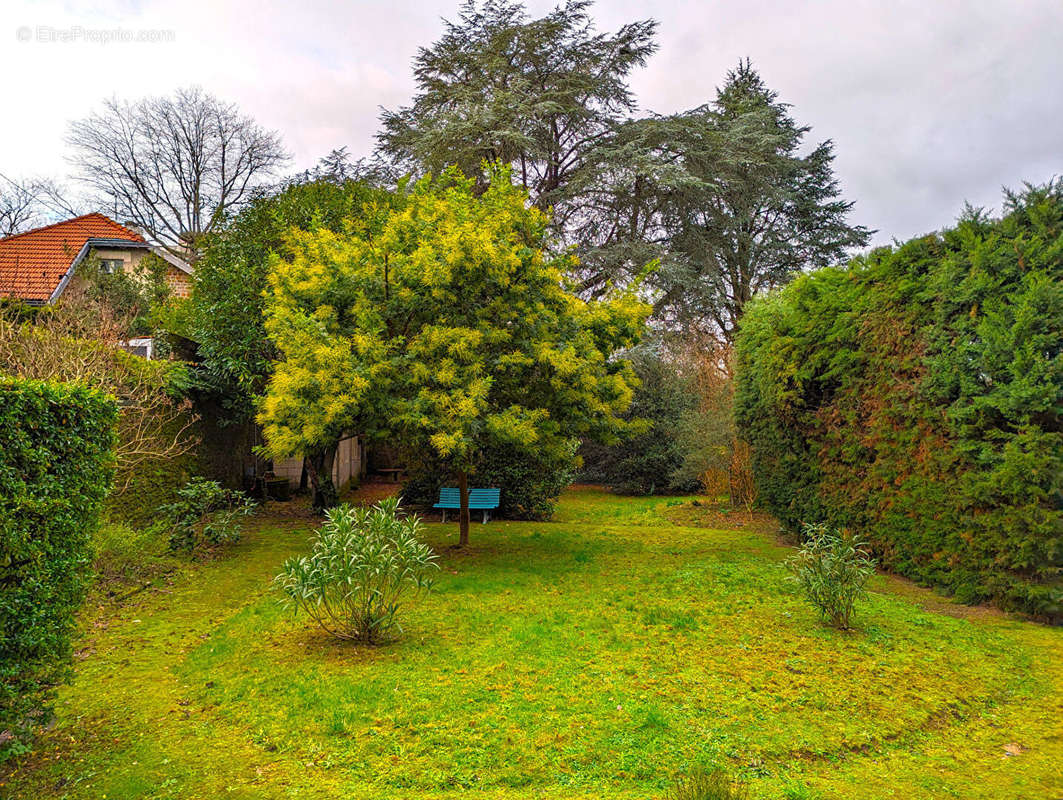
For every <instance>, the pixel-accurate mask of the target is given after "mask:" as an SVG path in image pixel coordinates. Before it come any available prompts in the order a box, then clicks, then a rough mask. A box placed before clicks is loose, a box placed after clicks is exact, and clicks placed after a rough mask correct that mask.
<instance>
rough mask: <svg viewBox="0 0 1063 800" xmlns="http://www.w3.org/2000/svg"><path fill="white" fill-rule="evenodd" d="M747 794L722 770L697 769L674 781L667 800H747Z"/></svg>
mask: <svg viewBox="0 0 1063 800" xmlns="http://www.w3.org/2000/svg"><path fill="white" fill-rule="evenodd" d="M748 797H749V792H748V791H746V788H745V787H744V786H742V785H741V784H738V783H735V782H734V781H732V780H731V779H730V778H729V777H728V776H727V773H726V772H724V771H723V770H722V769H713V770H706V769H697V770H694V771H693V772H691V773H690V774H689V775H687V776H686V777H683V778H679V779H677V780H676V783H675V788H674V789H673V790H672V793H671V794H670V795H669V796H668V798H669V800H747V798H748Z"/></svg>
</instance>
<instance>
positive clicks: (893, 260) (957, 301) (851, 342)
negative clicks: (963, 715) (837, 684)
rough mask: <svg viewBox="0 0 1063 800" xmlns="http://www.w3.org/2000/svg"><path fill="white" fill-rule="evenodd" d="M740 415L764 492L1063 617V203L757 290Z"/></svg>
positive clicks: (968, 224)
mask: <svg viewBox="0 0 1063 800" xmlns="http://www.w3.org/2000/svg"><path fill="white" fill-rule="evenodd" d="M737 353H738V385H737V390H736V417H737V422H738V424H739V427H740V430H741V432H742V434H743V435H744V437H745V438H746V439H747V440H748V441H749V443H750V444H751V446H752V448H753V458H754V469H755V473H756V477H757V483H758V489H759V492H760V497H761V498H762V500H763V502H764V503H765V504H766V505H767V506H768V507H769V509H770V510H771V511H772V512H774V513H775V514H776V515H778V517H779V518H780V519H781V520H782V521H783V523H784V524H785V525H786V526H787V527H789V528H790V529H791V530H794V531H796V530H797V528H798V526H799V524H800V523H801V522H802V521H827V522H830V523H832V524H834V525H837V526H839V527H846V528H852V529H857V530H859V531H861V532H862V533H864V534H865V535H867V536H868V537H869V538H870V540H871V541H872V543H873V545H874V548H875V550H876V553H877V555H878V556H879V558H880V559H881V560H882V562H883V563H884V565H885V566H887V567H889V568H890V569H893V570H895V571H897V572H900V573H902V574H904V575H907V576H910V577H912V578H914V579H916V580H918V581H920V582H923V583H926V584H931V585H934V586H938V587H942V588H943V589H945V590H947V591H949V592H952V593H954V594H956V595H957V596H958V597H959V598H960V599H962V600H964V601H981V600H991V601H994V602H996V603H998V604H1000V605H1002V606H1004V607H1007V608H1018V609H1023V610H1025V611H1028V612H1032V613H1034V614H1037V615H1040V616H1042V617H1046V618H1051V619H1057V620H1058V619H1060V618H1061V617H1063V592H1061V575H1063V425H1061V414H1063V197H1061V186H1060V185H1059V184H1056V185H1053V186H1049V187H1045V188H1041V189H1030V190H1028V191H1027V192H1025V193H1024V194H1023V195H1021V196H1010V195H1009V198H1008V207H1007V213H1006V215H1005V216H1004V218H1003V219H999V220H990V219H988V218H987V217H986V216H985V215H984V214H981V213H979V212H970V213H969V214H967V216H966V218H965V219H964V220H962V221H961V222H960V223H959V224H958V226H957V227H956V228H954V229H951V230H948V231H945V232H944V233H943V234H941V235H933V236H927V237H924V238H920V239H916V240H913V241H911V242H908V243H907V244H904V245H903V246H899V247H897V248H882V249H880V250H876V251H874V252H872V253H871V254H870V255H869V256H867V257H865V258H859V259H855V260H854V261H853V262H852V263H851V264H850V265H849V266H848V267H847V268H845V269H825V270H820V271H818V272H815V273H813V274H810V275H806V276H803V277H801V278H799V279H798V280H797V281H795V282H794V283H793V284H791V285H790V286H789V287H787V288H786V289H784V290H783V291H781V292H778V293H775V294H773V295H770V296H768V297H765V298H763V299H761V300H759V301H757V302H755V303H753V304H752V305H751V307H750V309H749V311H748V313H747V315H746V317H745V319H744V321H743V324H742V330H741V333H740V335H739V337H738V342H737Z"/></svg>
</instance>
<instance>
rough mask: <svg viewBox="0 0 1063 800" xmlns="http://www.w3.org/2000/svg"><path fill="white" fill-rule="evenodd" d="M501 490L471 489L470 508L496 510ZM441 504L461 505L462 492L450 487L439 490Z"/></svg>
mask: <svg viewBox="0 0 1063 800" xmlns="http://www.w3.org/2000/svg"><path fill="white" fill-rule="evenodd" d="M501 491H502V490H501V489H469V508H473V507H475V506H479V507H484V506H486V507H488V508H495V507H497V506H498V498H499V494H500V493H501ZM439 502H440V503H447V504H450V503H453V504H454V505H456V506H457V505H461V491H460V490H459V489H452V488H449V487H446V488H443V489H440V490H439Z"/></svg>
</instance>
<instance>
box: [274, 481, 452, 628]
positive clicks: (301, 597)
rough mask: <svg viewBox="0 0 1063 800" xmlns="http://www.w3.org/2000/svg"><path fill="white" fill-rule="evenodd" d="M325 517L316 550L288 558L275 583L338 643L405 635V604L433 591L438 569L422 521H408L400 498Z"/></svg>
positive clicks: (341, 508)
mask: <svg viewBox="0 0 1063 800" xmlns="http://www.w3.org/2000/svg"><path fill="white" fill-rule="evenodd" d="M326 516H327V519H326V521H325V524H324V525H323V526H322V527H321V530H319V531H318V532H317V535H316V538H315V540H314V544H313V549H312V551H311V553H310V554H309V555H307V556H302V557H294V558H290V559H288V561H286V562H285V564H284V569H283V571H282V572H281V574H280V575H278V576H277V577H276V579H275V580H274V583H275V585H276V586H277V588H278V589H279V590H280V591H281V592H282V593H283V594H284V602H285V604H286V605H287V606H289V607H290V608H293V609H295V610H296V611H299V610H302V611H305V612H306V613H307V614H308V615H310V617H311V618H313V620H314V621H315V622H317V623H318V625H320V626H321V627H322V628H323V629H324V630H326V631H328V633H330V634H332V635H333V636H336V637H337V638H340V639H348V640H352V641H358V642H364V643H367V644H376V643H379V642H381V641H384V640H386V639H387V638H389V637H390V636H391V634H392V633H393V631H398V632H401V631H402V628H401V626H400V625H399V624H398V622H397V619H396V618H397V616H398V612H399V609H400V607H401V605H402V603H403V602H404V601H405V600H407V599H409V598H410V597H412V596H416V595H418V594H421V593H424V592H427V591H429V590H430V589H431V587H432V579H431V572H432V570H434V569H438V564H437V563H436V555H435V554H434V553H433V552H432V550H431V548H429V547H428V545H427V544H425V543H424V542H422V541H421V540H420V534H421V529H422V526H421V521H420V519H419V518H418V517H416V516H409V517H405V518H403V517H402V516H401V515H400V513H399V500H398V499H397V498H388V499H387V500H383V501H381V502H380V504H378V505H377V506H375V507H373V508H352V507H351V506H349V505H341V506H337V507H336V508H333V509H330V510H329V511H328V512H327V514H326Z"/></svg>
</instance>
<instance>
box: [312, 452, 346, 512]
mask: <svg viewBox="0 0 1063 800" xmlns="http://www.w3.org/2000/svg"><path fill="white" fill-rule="evenodd" d="M335 460H336V446H335V445H330V446H329V447H325V448H323V449H321V450H318V451H316V452H313V453H309V454H308V455H307V456H306V458H305V463H306V472H307V475H308V476H309V477H310V485H311V486H312V487H313V489H314V499H313V506H314V511H317V512H318V513H321V512H322V511H324V510H325V509H327V508H332V507H333V506H335V505H336V504H337V503H338V502H339V495H338V494H337V493H336V486H335V484H333V482H332V464H333V462H334V461H335Z"/></svg>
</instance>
